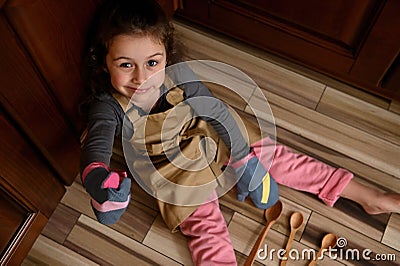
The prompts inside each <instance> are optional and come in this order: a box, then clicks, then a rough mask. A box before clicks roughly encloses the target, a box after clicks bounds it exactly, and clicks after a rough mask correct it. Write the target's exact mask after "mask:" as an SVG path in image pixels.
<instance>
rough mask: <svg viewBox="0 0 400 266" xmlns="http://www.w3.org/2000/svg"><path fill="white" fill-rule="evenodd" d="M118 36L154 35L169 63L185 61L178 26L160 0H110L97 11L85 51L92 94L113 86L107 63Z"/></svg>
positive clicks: (86, 69) (85, 66)
mask: <svg viewBox="0 0 400 266" xmlns="http://www.w3.org/2000/svg"><path fill="white" fill-rule="evenodd" d="M118 35H139V36H140V35H141V36H151V37H152V38H154V39H155V40H159V41H160V43H162V44H163V45H164V46H165V50H166V53H167V54H166V55H167V65H172V64H174V63H177V62H179V61H181V53H180V52H178V50H179V51H180V50H181V45H180V43H179V42H178V41H177V40H176V38H175V33H174V27H173V25H172V23H171V21H169V19H168V18H167V16H166V15H165V13H164V11H163V10H162V8H161V7H160V5H159V4H158V3H157V1H155V0H140V1H134V0H106V1H105V2H104V3H103V4H102V5H101V6H100V7H99V10H97V12H96V14H95V17H94V20H93V22H92V26H91V28H90V29H89V34H88V40H87V45H86V48H85V52H84V60H83V80H84V82H85V83H86V87H87V88H88V89H89V95H91V96H96V95H101V94H104V93H107V92H109V91H110V89H111V88H112V87H111V83H110V77H109V74H108V73H107V71H105V69H106V63H105V62H106V55H107V53H108V48H109V45H110V43H111V41H112V40H113V38H114V37H115V36H118Z"/></svg>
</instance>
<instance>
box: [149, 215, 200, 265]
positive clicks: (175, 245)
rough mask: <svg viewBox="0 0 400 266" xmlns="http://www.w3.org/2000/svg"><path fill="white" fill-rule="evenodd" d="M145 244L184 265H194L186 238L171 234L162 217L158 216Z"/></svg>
mask: <svg viewBox="0 0 400 266" xmlns="http://www.w3.org/2000/svg"><path fill="white" fill-rule="evenodd" d="M143 244H145V245H146V246H148V247H150V248H152V249H154V250H157V251H159V252H160V253H162V254H165V255H166V256H169V257H171V258H172V259H174V260H175V261H178V262H180V263H182V264H183V265H193V262H192V258H191V255H190V252H189V249H188V247H187V240H186V238H185V237H184V236H183V235H182V234H181V233H179V232H177V233H171V231H170V230H169V229H168V228H167V226H166V225H165V223H164V221H163V219H162V218H161V215H159V216H157V218H156V220H155V221H154V223H153V225H152V226H151V228H150V230H149V232H148V233H147V235H146V238H145V239H144V241H143Z"/></svg>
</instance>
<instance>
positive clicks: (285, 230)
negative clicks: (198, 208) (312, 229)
mask: <svg viewBox="0 0 400 266" xmlns="http://www.w3.org/2000/svg"><path fill="white" fill-rule="evenodd" d="M236 195H237V192H236V190H235V189H232V190H231V191H229V192H228V193H227V194H225V195H224V196H223V197H222V198H220V204H221V205H222V206H225V207H227V208H229V209H232V210H233V211H235V212H236V213H240V214H242V215H243V216H246V217H248V218H251V219H252V220H254V221H256V222H258V223H261V224H265V223H266V221H265V217H264V210H261V209H258V208H256V207H255V206H254V204H253V203H252V202H251V200H250V198H247V199H246V200H245V201H244V202H239V201H238V200H237V199H236ZM281 201H282V203H283V212H282V215H281V218H280V223H281V225H282V226H280V227H279V228H277V226H275V229H276V230H277V231H279V232H280V233H282V234H284V235H289V233H290V230H289V227H290V225H289V219H290V215H291V214H292V213H293V212H296V211H297V212H300V213H301V214H302V215H303V217H304V221H305V222H304V224H303V225H302V226H301V227H300V229H299V231H298V233H297V234H296V239H299V237H300V235H301V234H302V232H303V230H304V227H305V224H306V221H307V220H308V217H309V215H310V213H311V211H310V209H307V208H305V207H303V206H301V205H300V204H297V203H295V202H293V201H290V200H288V199H286V198H284V197H281Z"/></svg>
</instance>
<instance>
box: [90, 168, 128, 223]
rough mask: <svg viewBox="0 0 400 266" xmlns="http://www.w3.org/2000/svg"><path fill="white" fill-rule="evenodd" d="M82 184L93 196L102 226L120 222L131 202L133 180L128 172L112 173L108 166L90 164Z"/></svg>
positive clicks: (93, 206)
mask: <svg viewBox="0 0 400 266" xmlns="http://www.w3.org/2000/svg"><path fill="white" fill-rule="evenodd" d="M82 183H83V185H84V187H85V188H86V191H87V192H88V193H89V195H90V196H91V205H92V209H93V211H94V214H95V215H96V218H97V220H98V221H99V222H100V223H102V224H114V223H116V222H118V220H119V218H120V217H121V215H122V214H123V213H124V212H125V210H126V208H127V207H128V204H129V201H130V192H131V180H130V178H128V177H127V175H126V172H114V171H110V170H109V169H108V167H107V165H106V164H104V163H102V162H95V163H91V164H89V165H88V166H87V167H86V168H85V170H84V171H83V173H82Z"/></svg>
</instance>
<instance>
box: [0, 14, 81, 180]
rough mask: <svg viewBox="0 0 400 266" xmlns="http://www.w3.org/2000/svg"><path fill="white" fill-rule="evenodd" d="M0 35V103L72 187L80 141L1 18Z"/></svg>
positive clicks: (2, 17) (9, 28) (10, 29)
mask: <svg viewBox="0 0 400 266" xmlns="http://www.w3.org/2000/svg"><path fill="white" fill-rule="evenodd" d="M0 35H1V36H2V38H1V39H0V62H2V63H1V64H0V73H1V75H0V84H1V88H0V103H1V104H2V105H3V106H4V108H5V109H6V110H7V112H8V113H9V114H10V115H11V116H12V118H13V119H14V120H15V121H16V122H17V123H18V124H19V126H20V127H21V128H22V130H24V132H25V133H26V134H27V135H28V137H29V138H30V139H31V140H32V141H33V142H34V143H35V145H36V146H37V147H38V148H39V149H40V151H41V152H42V154H43V155H44V156H45V158H46V159H47V160H48V161H49V162H50V164H51V165H52V167H54V169H55V170H56V171H57V173H58V174H59V176H60V177H61V180H62V181H63V182H64V183H65V184H71V183H72V182H73V180H74V179H75V177H76V174H77V173H78V171H79V154H80V146H79V138H78V136H77V135H76V134H75V133H74V132H73V130H72V129H71V126H70V124H69V123H68V121H67V120H68V119H67V118H66V117H65V116H64V115H63V112H62V111H60V109H61V108H60V106H59V105H58V102H57V101H56V100H55V99H54V98H53V96H52V94H51V93H49V90H48V87H47V85H46V83H45V82H43V80H42V79H41V78H40V74H38V72H37V71H36V68H35V65H34V64H33V62H32V61H31V58H30V57H29V55H27V54H26V51H25V49H24V47H23V46H22V45H21V44H20V42H19V41H18V40H19V39H18V37H17V36H15V34H14V32H13V30H12V28H11V27H10V25H9V24H8V23H7V20H6V19H5V18H4V16H0ZM16 167H17V168H18V167H19V166H18V165H16Z"/></svg>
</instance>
